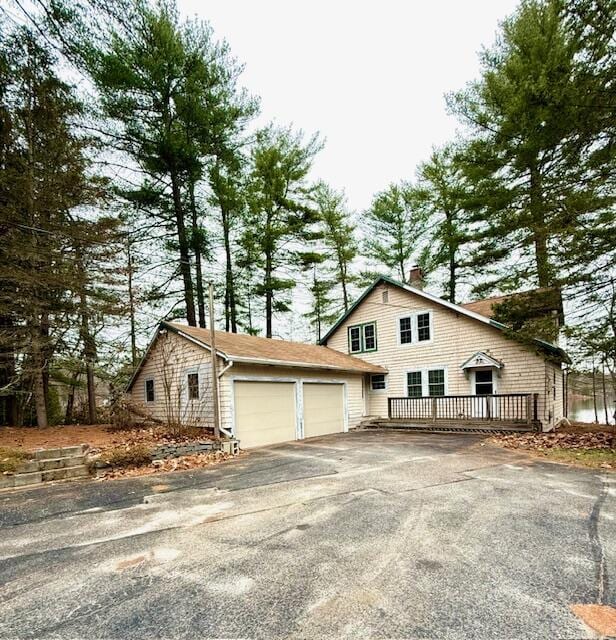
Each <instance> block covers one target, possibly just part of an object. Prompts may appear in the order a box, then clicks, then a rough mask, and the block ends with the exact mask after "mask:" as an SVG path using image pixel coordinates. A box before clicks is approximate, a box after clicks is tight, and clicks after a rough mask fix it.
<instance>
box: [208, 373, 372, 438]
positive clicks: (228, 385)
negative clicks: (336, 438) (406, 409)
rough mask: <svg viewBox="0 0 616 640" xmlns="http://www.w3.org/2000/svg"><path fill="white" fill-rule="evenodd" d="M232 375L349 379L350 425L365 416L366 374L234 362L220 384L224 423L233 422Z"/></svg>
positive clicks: (224, 424)
mask: <svg viewBox="0 0 616 640" xmlns="http://www.w3.org/2000/svg"><path fill="white" fill-rule="evenodd" d="M233 378H254V379H256V378H271V379H276V378H284V379H292V380H306V381H309V380H327V381H336V382H346V384H347V408H348V410H347V419H348V425H349V428H350V429H352V428H354V427H356V426H357V425H358V424H359V423H360V422H361V421H362V419H363V418H364V416H365V411H364V396H363V379H364V378H363V374H354V373H343V372H337V371H329V370H312V369H301V368H297V367H271V366H261V365H247V364H240V363H235V364H234V365H233V366H232V367H231V368H230V369H229V370H228V372H227V373H226V374H225V375H224V376H223V377H222V380H221V382H220V387H219V394H220V405H221V420H222V424H223V426H227V427H228V428H230V427H231V425H232V424H233V410H232V403H233V398H232V386H233V385H232V379H233Z"/></svg>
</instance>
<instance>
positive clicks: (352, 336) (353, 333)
mask: <svg viewBox="0 0 616 640" xmlns="http://www.w3.org/2000/svg"><path fill="white" fill-rule="evenodd" d="M349 351H350V352H351V353H359V352H360V351H361V327H349Z"/></svg>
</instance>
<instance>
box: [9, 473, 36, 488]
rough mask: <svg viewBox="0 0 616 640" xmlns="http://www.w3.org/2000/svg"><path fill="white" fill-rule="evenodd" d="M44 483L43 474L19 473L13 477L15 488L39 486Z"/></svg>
mask: <svg viewBox="0 0 616 640" xmlns="http://www.w3.org/2000/svg"><path fill="white" fill-rule="evenodd" d="M41 482H43V472H42V471H34V472H32V473H17V474H15V475H14V476H13V486H14V487H25V486H26V485H29V484H39V483H41Z"/></svg>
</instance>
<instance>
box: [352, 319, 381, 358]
mask: <svg viewBox="0 0 616 640" xmlns="http://www.w3.org/2000/svg"><path fill="white" fill-rule="evenodd" d="M348 337H349V353H364V352H366V351H376V347H377V344H376V322H374V321H373V322H364V323H363V324H354V325H353V326H351V327H349V329H348Z"/></svg>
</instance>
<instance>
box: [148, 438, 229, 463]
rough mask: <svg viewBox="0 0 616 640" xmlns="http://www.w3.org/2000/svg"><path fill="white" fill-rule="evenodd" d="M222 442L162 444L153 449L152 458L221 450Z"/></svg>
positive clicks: (158, 458) (159, 458)
mask: <svg viewBox="0 0 616 640" xmlns="http://www.w3.org/2000/svg"><path fill="white" fill-rule="evenodd" d="M221 449H222V442H210V441H208V442H189V443H188V444H162V445H160V446H158V447H155V448H154V449H152V460H163V459H165V458H179V457H180V456H192V455H195V454H196V453H209V452H210V451H220V450H221Z"/></svg>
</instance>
